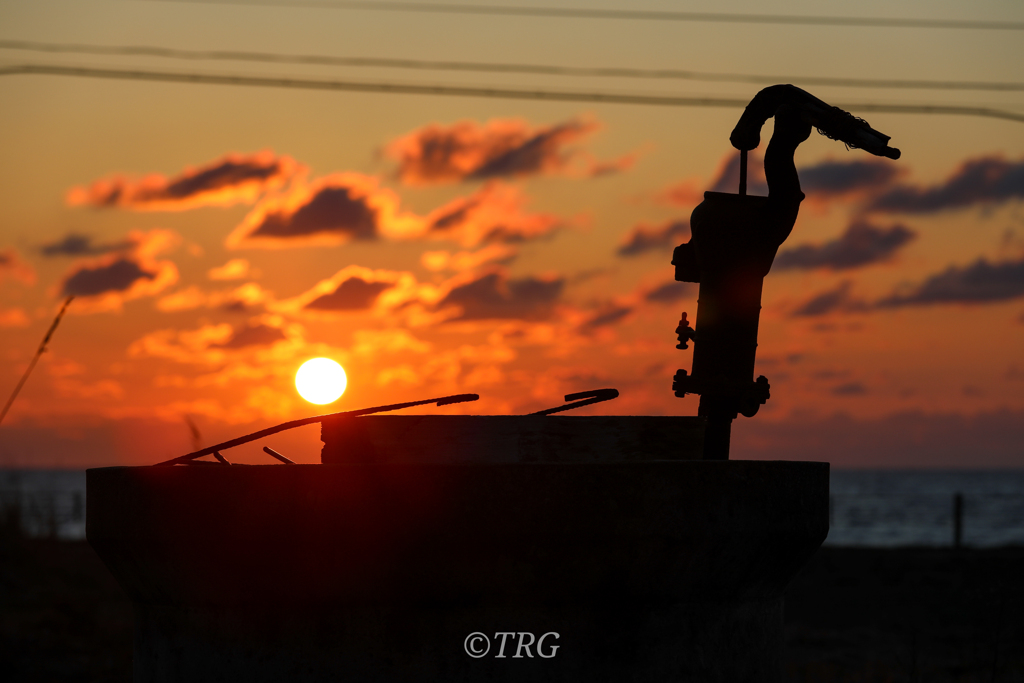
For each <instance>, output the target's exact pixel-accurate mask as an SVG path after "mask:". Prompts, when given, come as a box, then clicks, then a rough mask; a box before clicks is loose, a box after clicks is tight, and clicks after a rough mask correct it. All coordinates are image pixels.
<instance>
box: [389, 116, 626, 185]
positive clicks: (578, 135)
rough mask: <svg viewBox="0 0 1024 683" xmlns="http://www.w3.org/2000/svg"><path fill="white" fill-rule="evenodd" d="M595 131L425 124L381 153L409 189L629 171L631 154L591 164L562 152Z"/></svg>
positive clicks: (518, 124) (502, 123)
mask: <svg viewBox="0 0 1024 683" xmlns="http://www.w3.org/2000/svg"><path fill="white" fill-rule="evenodd" d="M598 128H600V125H599V124H598V123H597V122H596V121H592V120H584V119H572V120H569V121H566V122H564V123H560V124H555V125H551V126H539V127H536V128H534V127H531V126H530V124H529V123H527V122H526V121H523V120H521V119H493V120H491V121H488V122H487V123H485V124H482V125H481V124H479V123H477V122H475V121H459V122H457V123H454V124H452V125H450V126H442V125H439V124H430V125H428V126H424V127H423V128H420V129H418V130H415V131H413V132H412V133H410V134H408V135H405V136H403V137H400V138H398V139H396V140H394V141H392V142H391V143H390V144H388V146H387V147H386V148H385V153H386V154H387V155H388V156H389V157H391V158H393V159H395V160H396V161H397V162H398V169H397V174H398V177H399V178H400V179H401V180H402V181H403V182H405V183H408V184H415V185H427V184H434V183H446V182H458V181H463V180H486V179H489V178H514V177H521V176H529V175H540V174H545V175H552V174H566V173H571V174H581V175H587V176H596V175H607V174H609V173H614V172H618V171H621V170H625V169H627V168H629V167H630V166H632V165H633V163H634V162H635V155H627V156H625V157H622V158H621V159H618V160H615V161H606V162H596V161H594V160H593V159H591V158H590V157H589V155H587V154H584V153H583V152H581V151H580V150H578V149H571V148H568V146H569V145H571V144H573V143H576V142H579V141H581V140H583V139H584V138H586V137H588V136H589V135H591V134H592V133H594V132H595V131H596V130H597V129H598ZM574 162H580V163H574Z"/></svg>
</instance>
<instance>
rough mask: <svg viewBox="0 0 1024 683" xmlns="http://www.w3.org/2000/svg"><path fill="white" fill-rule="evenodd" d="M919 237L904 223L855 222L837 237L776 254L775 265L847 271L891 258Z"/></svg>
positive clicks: (776, 268)
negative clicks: (884, 226)
mask: <svg viewBox="0 0 1024 683" xmlns="http://www.w3.org/2000/svg"><path fill="white" fill-rule="evenodd" d="M915 237H917V233H915V232H914V231H913V230H910V229H909V228H907V227H906V226H903V225H898V224H897V225H893V226H890V227H888V228H879V227H876V226H874V225H871V224H870V223H867V222H866V221H856V222H854V223H853V224H851V225H850V226H849V227H848V228H847V229H846V231H845V232H844V233H843V234H842V235H841V236H840V237H839V238H838V239H834V240H831V241H829V242H826V243H824V244H819V245H814V244H803V245H800V246H798V247H795V248H793V249H787V250H785V251H783V252H781V253H780V254H779V255H778V256H776V257H775V263H774V264H773V265H772V268H774V269H775V270H788V269H794V268H802V269H812V268H825V269H829V270H848V269H851V268H859V267H862V266H867V265H870V264H873V263H881V262H884V261H888V260H891V259H892V257H893V256H894V255H895V254H896V251H897V250H899V249H900V248H901V247H903V246H904V245H906V244H907V243H909V242H910V241H912V240H913V239H914V238H915Z"/></svg>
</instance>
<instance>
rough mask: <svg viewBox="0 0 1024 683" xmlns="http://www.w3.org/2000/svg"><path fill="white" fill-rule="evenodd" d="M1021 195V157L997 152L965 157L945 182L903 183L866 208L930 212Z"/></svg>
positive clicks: (1023, 171) (1023, 186)
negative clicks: (1011, 158) (926, 184)
mask: <svg viewBox="0 0 1024 683" xmlns="http://www.w3.org/2000/svg"><path fill="white" fill-rule="evenodd" d="M1022 197H1024V159H1022V160H1021V161H1017V162H1012V161H1007V160H1006V159H1005V158H1003V157H1002V156H999V155H992V156H986V157H979V158H977V159H969V160H967V161H965V162H964V163H963V164H962V165H961V166H960V168H958V169H957V170H956V171H955V172H954V173H953V174H952V175H951V176H950V177H949V178H947V179H946V180H945V181H944V182H942V183H939V184H937V185H933V186H931V187H915V186H912V185H902V186H897V187H894V188H893V189H891V190H889V191H888V192H885V193H883V194H881V195H880V196H878V197H877V198H875V200H874V201H873V202H872V203H871V205H870V207H869V209H870V210H873V211H883V212H891V213H933V212H936V211H943V210H947V209H961V208H967V207H971V206H975V205H983V204H994V203H997V202H1003V201H1008V200H1011V199H1020V198H1022Z"/></svg>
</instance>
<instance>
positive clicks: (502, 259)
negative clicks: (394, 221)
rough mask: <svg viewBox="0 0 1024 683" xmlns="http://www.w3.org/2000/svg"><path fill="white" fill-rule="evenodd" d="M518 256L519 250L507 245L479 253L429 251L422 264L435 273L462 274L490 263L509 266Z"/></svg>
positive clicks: (492, 246)
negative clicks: (448, 271)
mask: <svg viewBox="0 0 1024 683" xmlns="http://www.w3.org/2000/svg"><path fill="white" fill-rule="evenodd" d="M518 255H519V250H518V249H515V248H513V247H510V246H508V245H507V244H491V245H489V246H486V247H484V248H483V249H478V250H477V251H460V252H457V253H454V254H453V253H451V252H448V251H427V252H424V253H423V255H422V256H421V257H420V263H422V264H423V267H424V268H426V269H427V270H430V271H434V272H438V271H442V270H450V271H455V272H457V273H461V272H464V271H467V270H475V269H477V268H479V267H480V266H483V265H486V264H488V263H498V264H502V265H507V264H509V263H511V262H512V261H513V260H514V259H515V258H516V256H518Z"/></svg>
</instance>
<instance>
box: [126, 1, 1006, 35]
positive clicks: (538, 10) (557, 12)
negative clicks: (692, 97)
mask: <svg viewBox="0 0 1024 683" xmlns="http://www.w3.org/2000/svg"><path fill="white" fill-rule="evenodd" d="M143 1H146V2H174V3H179V4H184V3H188V4H199V5H249V6H264V7H290V8H315V9H340V10H368V11H376V12H424V13H430V14H477V15H490V16H519V17H544V18H563V19H619V20H639V21H688V22H704V23H730V24H778V25H791V26H852V27H865V28H930V29H973V30H1002V31H1022V30H1024V22H1021V21H986V20H977V19H931V18H920V17H852V16H825V15H810V14H750V13H732V12H682V11H675V10H632V9H629V10H626V9H597V8H582V7H542V6H536V5H523V6H520V5H474V4H465V3H445V2H402V1H400V0H372V1H370V0H143Z"/></svg>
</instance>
